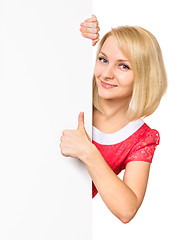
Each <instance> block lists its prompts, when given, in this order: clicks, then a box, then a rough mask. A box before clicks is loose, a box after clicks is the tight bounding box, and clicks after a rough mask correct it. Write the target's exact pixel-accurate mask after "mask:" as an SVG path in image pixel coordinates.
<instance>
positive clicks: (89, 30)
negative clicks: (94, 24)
mask: <svg viewBox="0 0 186 240" xmlns="http://www.w3.org/2000/svg"><path fill="white" fill-rule="evenodd" d="M80 31H81V32H82V33H98V32H99V30H98V29H96V28H87V27H81V28H80Z"/></svg>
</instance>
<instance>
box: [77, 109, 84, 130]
mask: <svg viewBox="0 0 186 240" xmlns="http://www.w3.org/2000/svg"><path fill="white" fill-rule="evenodd" d="M80 128H83V129H84V112H80V114H79V116H78V129H80Z"/></svg>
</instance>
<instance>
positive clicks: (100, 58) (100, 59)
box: [98, 57, 107, 63]
mask: <svg viewBox="0 0 186 240" xmlns="http://www.w3.org/2000/svg"><path fill="white" fill-rule="evenodd" d="M98 59H99V61H101V62H102V60H103V63H105V62H107V60H106V59H105V58H102V57H99V58H98Z"/></svg>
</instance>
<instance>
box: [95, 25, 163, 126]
mask: <svg viewBox="0 0 186 240" xmlns="http://www.w3.org/2000/svg"><path fill="white" fill-rule="evenodd" d="M109 36H113V37H114V38H115V41H116V44H117V46H118V47H119V49H120V50H121V52H122V53H123V54H124V55H125V56H126V57H128V59H129V61H130V63H131V68H132V71H133V76H134V84H133V92H132V97H131V100H130V104H129V107H128V111H127V116H128V117H129V119H130V120H131V121H132V120H136V119H139V118H145V117H147V116H149V115H151V114H152V113H153V112H154V111H155V110H156V109H157V107H158V106H159V104H160V100H161V98H162V96H163V95H164V93H165V92H166V89H167V75H166V70H165V66H164V62H163V57H162V53H161V49H160V46H159V44H158V42H157V40H156V38H155V37H154V35H153V34H152V33H150V32H149V31H147V30H146V29H144V28H141V27H138V26H119V27H116V28H111V31H109V32H107V33H106V34H105V35H104V36H103V38H102V39H101V41H100V43H99V45H98V49H97V53H96V61H97V59H98V55H99V53H100V51H101V48H102V46H103V44H104V42H105V41H106V39H107V38H108V37H109ZM93 107H94V108H96V109H97V110H98V111H100V112H101V113H103V108H102V106H101V102H100V99H99V95H98V88H97V84H96V80H95V76H93Z"/></svg>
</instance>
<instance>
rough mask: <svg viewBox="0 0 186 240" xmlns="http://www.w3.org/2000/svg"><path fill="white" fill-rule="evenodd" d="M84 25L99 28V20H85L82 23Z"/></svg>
mask: <svg viewBox="0 0 186 240" xmlns="http://www.w3.org/2000/svg"><path fill="white" fill-rule="evenodd" d="M80 26H82V27H90V28H98V27H99V26H98V22H83V23H81V24H80Z"/></svg>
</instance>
